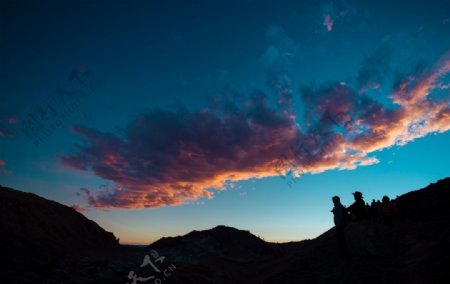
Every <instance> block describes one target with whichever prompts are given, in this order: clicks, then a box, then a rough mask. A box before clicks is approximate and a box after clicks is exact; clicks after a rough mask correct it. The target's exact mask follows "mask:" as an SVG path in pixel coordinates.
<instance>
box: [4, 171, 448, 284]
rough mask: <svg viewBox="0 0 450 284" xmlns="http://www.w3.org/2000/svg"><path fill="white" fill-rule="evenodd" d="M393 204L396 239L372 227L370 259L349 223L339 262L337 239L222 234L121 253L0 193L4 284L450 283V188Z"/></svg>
mask: <svg viewBox="0 0 450 284" xmlns="http://www.w3.org/2000/svg"><path fill="white" fill-rule="evenodd" d="M381 195H382V193H381ZM395 203H396V206H397V208H398V211H397V212H396V218H395V224H394V227H393V229H392V230H389V228H388V227H386V225H385V224H384V223H383V222H381V221H377V222H373V223H372V224H371V226H370V232H371V234H370V239H371V240H372V242H373V244H374V246H375V249H376V250H375V254H374V255H368V254H366V253H365V251H364V249H363V248H364V245H363V243H362V240H361V237H360V236H361V234H360V231H359V227H358V225H357V224H355V223H350V224H349V225H348V226H347V227H346V230H345V234H346V237H347V240H348V243H349V250H350V254H349V255H347V256H343V255H341V254H340V253H339V249H338V244H337V240H336V238H335V231H334V229H330V230H328V231H327V232H325V233H324V234H322V235H321V236H319V237H317V238H315V239H313V240H306V241H302V242H290V243H283V244H274V243H268V242H265V241H263V240H261V239H259V238H258V237H256V236H254V235H252V234H251V233H250V232H248V231H243V230H237V229H235V228H231V227H226V226H218V227H215V228H213V229H210V230H205V231H193V232H191V233H189V234H186V235H184V236H178V237H169V238H162V239H160V240H158V241H156V242H154V243H153V244H151V245H150V246H149V247H147V248H145V247H128V246H119V245H118V244H117V241H116V239H115V237H114V236H113V235H112V234H111V233H108V232H106V231H104V230H103V229H101V228H100V227H99V226H98V225H97V224H95V223H94V222H92V221H90V220H88V219H86V218H85V217H84V216H83V215H82V214H80V213H78V212H76V211H75V210H73V209H72V208H70V207H67V206H64V205H61V204H58V203H56V202H53V201H48V200H46V199H43V198H40V197H38V196H36V195H33V194H28V193H23V192H18V191H15V190H12V189H8V188H0V213H1V215H0V238H1V239H0V245H1V254H0V266H1V267H2V270H0V283H2V284H3V283H18V282H20V283H127V281H128V283H133V279H132V278H133V276H135V277H137V278H136V283H140V282H142V281H143V280H144V279H147V278H146V277H154V278H148V282H147V281H145V282H144V283H183V284H188V283H197V284H198V283H377V284H380V283H450V282H449V280H450V272H449V269H448V264H449V263H450V241H449V240H450V206H449V205H448V204H450V178H447V179H443V180H440V181H438V182H437V183H434V184H431V185H429V186H428V187H426V188H423V189H420V190H417V191H413V192H410V193H407V194H404V195H402V196H400V197H398V198H397V199H396V200H395ZM330 218H331V216H330ZM145 257H146V258H145ZM131 272H132V273H131ZM130 273H131V274H130ZM128 276H130V278H129V277H128ZM138 277H143V278H140V281H139V278H138ZM159 281H160V282H159Z"/></svg>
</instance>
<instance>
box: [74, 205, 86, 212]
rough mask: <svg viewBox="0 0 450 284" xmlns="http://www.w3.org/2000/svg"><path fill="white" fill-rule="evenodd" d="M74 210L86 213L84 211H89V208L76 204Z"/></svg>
mask: <svg viewBox="0 0 450 284" xmlns="http://www.w3.org/2000/svg"><path fill="white" fill-rule="evenodd" d="M72 208H73V209H75V210H76V211H78V212H84V211H87V208H86V207H84V206H83V205H81V204H74V205H72Z"/></svg>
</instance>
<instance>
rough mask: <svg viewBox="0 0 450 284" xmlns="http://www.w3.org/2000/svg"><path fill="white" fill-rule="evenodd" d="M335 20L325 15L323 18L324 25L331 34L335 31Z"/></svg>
mask: <svg viewBox="0 0 450 284" xmlns="http://www.w3.org/2000/svg"><path fill="white" fill-rule="evenodd" d="M333 24H334V20H333V18H331V16H330V15H325V16H324V18H323V25H324V26H325V27H326V28H327V31H329V32H331V31H332V30H333Z"/></svg>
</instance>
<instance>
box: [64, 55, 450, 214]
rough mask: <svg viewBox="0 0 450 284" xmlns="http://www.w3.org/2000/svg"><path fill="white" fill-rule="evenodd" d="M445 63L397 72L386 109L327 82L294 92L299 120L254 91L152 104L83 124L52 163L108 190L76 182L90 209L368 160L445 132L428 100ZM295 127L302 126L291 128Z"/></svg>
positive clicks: (436, 106)
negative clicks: (299, 102)
mask: <svg viewBox="0 0 450 284" xmlns="http://www.w3.org/2000/svg"><path fill="white" fill-rule="evenodd" d="M449 72H450V60H449V57H448V56H445V57H443V58H442V59H441V60H440V61H439V62H438V64H437V65H436V66H435V67H434V68H432V69H430V70H428V71H427V72H424V73H421V74H413V75H410V76H407V77H406V78H405V79H404V80H400V83H399V85H398V86H396V88H394V90H393V91H392V93H391V95H390V98H391V99H392V102H393V103H395V104H396V106H395V107H394V108H387V107H385V106H384V105H382V104H381V103H379V102H377V101H375V100H373V99H371V98H370V97H368V96H366V95H365V94H364V93H361V92H360V88H359V87H358V86H357V87H356V88H354V89H353V88H351V87H350V86H348V85H347V84H343V83H337V84H328V85H325V86H320V87H317V86H312V87H308V88H303V89H302V90H301V93H302V99H303V103H304V105H305V109H306V113H305V116H304V123H302V124H299V122H298V119H300V118H299V117H298V116H297V115H295V114H294V113H293V112H292V111H290V110H289V109H290V108H289V105H288V104H289V103H290V102H289V103H287V105H286V104H283V105H282V106H280V105H279V106H278V107H271V106H270V105H269V103H268V98H267V97H266V96H265V95H264V94H262V93H261V92H256V93H255V94H253V95H252V96H250V98H248V99H246V100H245V101H244V102H243V103H242V104H240V105H237V104H236V102H235V101H234V100H233V98H231V99H230V100H228V101H216V102H214V108H213V110H214V111H212V110H210V109H204V110H201V111H197V112H188V111H187V110H179V111H168V110H152V111H148V112H145V113H142V114H140V115H138V116H137V117H135V119H133V120H132V121H130V122H129V124H128V125H127V127H126V128H125V136H118V135H116V134H113V133H105V132H101V131H98V130H96V129H92V128H87V127H76V128H74V130H75V132H76V133H78V134H79V135H81V136H83V137H84V138H85V141H87V143H86V144H85V145H82V146H79V147H78V149H79V151H78V152H77V153H75V154H72V155H63V156H62V157H61V161H62V162H63V163H64V164H65V165H67V166H68V167H70V168H72V169H77V170H82V171H92V172H93V173H95V174H96V175H97V176H99V177H101V178H103V179H106V180H109V181H112V182H113V183H114V186H112V187H110V188H102V189H100V190H99V191H97V190H94V189H90V188H83V189H82V190H81V191H82V192H83V193H84V195H85V197H86V199H87V201H88V203H89V204H90V205H91V206H94V207H97V208H111V207H115V208H148V207H158V206H164V205H179V204H184V203H186V202H187V201H194V200H196V199H198V198H200V197H204V198H213V196H214V192H215V191H217V190H225V189H226V188H227V186H229V185H230V183H232V182H235V181H240V180H246V179H250V178H264V177H270V176H277V175H280V174H286V173H287V172H292V174H294V175H295V176H301V175H303V174H305V173H320V172H323V171H327V170H330V169H340V170H350V169H355V168H357V167H359V166H368V165H372V164H376V163H378V162H379V160H378V159H377V158H376V157H373V156H370V154H371V153H373V152H375V151H378V150H381V149H384V148H387V147H391V146H393V145H404V144H406V143H408V142H410V141H412V140H414V139H416V138H419V137H423V136H425V135H427V134H429V133H433V132H444V131H447V130H449V128H450V106H449V103H448V102H445V101H439V100H437V99H432V98H430V94H431V93H432V92H433V91H434V90H435V89H437V88H439V87H440V86H442V82H441V79H442V78H443V76H444V75H446V74H447V73H449ZM301 125H303V126H301Z"/></svg>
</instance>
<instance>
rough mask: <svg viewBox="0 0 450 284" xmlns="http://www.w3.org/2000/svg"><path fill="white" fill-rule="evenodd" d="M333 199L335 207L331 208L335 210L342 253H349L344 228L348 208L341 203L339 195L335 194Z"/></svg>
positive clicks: (336, 226) (334, 219) (335, 223)
mask: <svg viewBox="0 0 450 284" xmlns="http://www.w3.org/2000/svg"><path fill="white" fill-rule="evenodd" d="M331 200H332V201H333V204H334V207H333V209H332V210H331V212H333V215H334V216H333V221H334V225H335V228H336V237H337V240H338V242H339V247H340V249H341V254H343V255H347V254H348V247H347V240H346V239H345V234H344V228H345V225H346V222H347V220H346V215H347V209H346V208H345V207H344V205H342V204H341V200H340V198H339V196H333V198H332V199H331Z"/></svg>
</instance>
